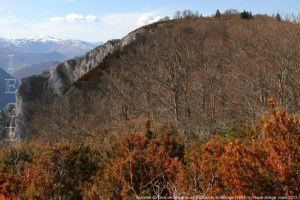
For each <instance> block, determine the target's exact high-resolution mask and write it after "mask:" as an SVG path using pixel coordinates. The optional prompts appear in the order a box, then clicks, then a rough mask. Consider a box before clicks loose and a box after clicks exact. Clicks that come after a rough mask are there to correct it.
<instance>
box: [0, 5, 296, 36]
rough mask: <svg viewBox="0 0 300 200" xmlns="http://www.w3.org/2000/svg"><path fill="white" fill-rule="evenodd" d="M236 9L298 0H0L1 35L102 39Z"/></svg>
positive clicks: (288, 8) (290, 8) (286, 8)
mask: <svg viewBox="0 0 300 200" xmlns="http://www.w3.org/2000/svg"><path fill="white" fill-rule="evenodd" d="M229 8H235V9H237V10H244V9H246V10H251V11H252V12H253V13H262V14H264V13H268V14H272V13H276V12H280V13H295V14H298V13H300V1H299V0H285V1H284V0H272V1H271V0H248V1H243V0H227V1H225V0H209V1H204V0H181V1H179V0H147V1H146V0H139V1H138V0H128V1H124V0H109V1H103V0H26V1H25V0H0V37H6V38H28V37H34V36H36V35H48V36H53V37H57V38H61V39H81V40H86V41H106V40H109V39H113V38H120V37H122V36H124V35H125V34H127V33H128V32H130V31H132V30H134V29H135V28H137V27H139V26H141V25H144V24H147V23H150V22H153V21H155V20H157V19H159V18H160V17H164V16H166V15H169V16H172V15H173V13H174V12H175V11H176V10H184V9H192V10H197V11H198V12H199V13H202V14H203V15H210V14H212V13H214V12H215V11H216V9H220V10H221V11H223V10H226V9H229Z"/></svg>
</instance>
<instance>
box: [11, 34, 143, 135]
mask: <svg viewBox="0 0 300 200" xmlns="http://www.w3.org/2000/svg"><path fill="white" fill-rule="evenodd" d="M140 32H143V29H139V30H137V31H134V32H132V33H130V34H129V35H128V36H126V37H124V38H123V39H122V40H113V41H109V42H107V43H105V44H104V45H101V46H99V47H97V48H95V49H94V50H92V51H90V52H88V53H87V54H86V55H85V56H84V57H77V58H75V59H71V60H68V61H65V62H64V63H62V64H59V65H57V66H54V67H52V68H51V69H50V71H49V72H45V73H44V74H42V75H38V76H32V77H29V78H25V79H22V80H21V82H20V85H19V89H18V93H17V105H18V106H17V109H16V113H17V120H16V130H17V131H18V132H19V133H20V135H21V136H24V135H25V133H28V132H30V131H32V129H30V128H29V127H28V123H29V121H30V120H31V119H32V118H33V116H35V114H36V113H37V112H41V110H39V109H42V108H43V106H44V105H45V104H51V105H54V104H52V103H54V101H55V100H57V99H58V101H59V102H62V96H63V93H64V92H65V90H66V89H67V88H69V87H70V86H71V85H72V84H73V83H74V82H75V81H77V80H78V79H79V78H81V77H82V76H83V75H85V74H86V73H87V72H89V71H91V70H92V69H93V68H95V67H97V66H98V65H99V64H100V63H101V62H103V60H104V58H105V57H107V56H108V55H110V54H114V53H115V52H116V51H119V50H121V49H122V48H124V47H125V46H126V45H127V44H128V43H130V42H132V41H133V40H135V37H136V35H137V34H139V33H140ZM59 105H60V103H59ZM43 114H47V113H43ZM38 126H39V125H38Z"/></svg>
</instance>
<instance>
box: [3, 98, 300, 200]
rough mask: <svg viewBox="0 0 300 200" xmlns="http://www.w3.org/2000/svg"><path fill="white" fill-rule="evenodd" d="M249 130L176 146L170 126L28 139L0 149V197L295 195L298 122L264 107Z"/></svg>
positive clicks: (299, 180)
mask: <svg viewBox="0 0 300 200" xmlns="http://www.w3.org/2000/svg"><path fill="white" fill-rule="evenodd" d="M269 104H270V109H269V112H268V114H265V115H264V116H263V117H262V121H261V123H260V124H258V125H257V127H252V128H251V127H248V128H240V129H238V130H233V131H231V132H230V133H227V134H225V135H223V134H221V135H220V134H218V135H215V136H213V137H211V138H210V139H209V140H208V141H206V142H203V143H202V144H199V143H198V144H197V143H196V142H195V141H189V142H187V141H183V139H182V138H181V137H180V136H179V135H178V133H177V132H176V131H175V130H174V129H173V128H172V127H170V126H161V127H159V128H158V127H157V126H154V127H151V123H150V122H149V121H146V122H145V125H144V126H143V129H144V130H142V129H141V130H139V131H133V129H128V130H124V132H123V137H119V136H116V135H113V134H111V135H110V137H109V138H106V140H105V141H99V140H97V138H93V139H92V140H89V139H87V140H85V141H81V142H80V143H79V142H74V141H73V142H71V141H61V142H59V143H56V144H53V143H45V142H41V141H32V142H29V143H28V142H26V143H24V142H23V143H20V144H16V145H14V146H11V147H7V148H2V149H1V154H0V176H1V179H0V194H1V196H0V198H3V199H5V198H7V199H18V198H20V199H136V198H137V197H150V196H151V197H153V199H162V198H166V197H168V198H169V199H174V198H176V197H177V198H179V197H182V198H183V197H184V198H195V197H197V196H198V197H201V196H202V197H204V196H207V197H209V196H220V195H225V196H237V195H245V196H286V197H288V196H295V195H298V194H299V192H300V187H299V185H300V176H299V174H300V166H299V159H300V157H299V156H300V149H299V137H300V124H299V121H298V120H297V119H296V118H295V117H293V116H290V115H287V114H286V113H285V111H284V110H283V109H282V108H274V106H273V105H274V100H270V101H269Z"/></svg>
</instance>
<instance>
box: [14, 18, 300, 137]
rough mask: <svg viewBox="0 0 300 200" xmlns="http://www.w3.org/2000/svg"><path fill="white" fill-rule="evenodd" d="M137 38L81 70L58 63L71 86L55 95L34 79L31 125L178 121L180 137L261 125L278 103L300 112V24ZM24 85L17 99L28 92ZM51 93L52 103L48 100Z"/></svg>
mask: <svg viewBox="0 0 300 200" xmlns="http://www.w3.org/2000/svg"><path fill="white" fill-rule="evenodd" d="M130 37H132V38H131V39H130V40H128V37H127V38H124V39H123V40H121V41H112V42H109V43H107V44H105V45H104V46H103V47H102V49H106V50H111V51H109V53H107V54H105V56H103V55H102V54H101V53H100V54H99V53H98V52H97V51H94V52H93V53H89V54H87V55H88V56H86V57H84V58H82V59H83V60H84V62H83V64H80V65H79V64H78V63H77V61H76V60H75V61H70V62H67V64H64V68H61V69H60V68H59V67H58V69H60V70H57V71H59V73H62V75H60V76H59V77H61V78H63V77H66V78H65V79H63V80H62V82H63V83H70V84H71V85H67V86H68V87H65V90H64V92H63V94H62V95H58V97H57V98H54V96H55V95H51V92H50V95H49V94H48V93H47V92H49V91H47V92H46V91H45V90H43V88H44V89H45V86H43V85H44V83H42V82H41V81H45V80H44V79H45V77H44V78H43V77H34V78H31V79H28V80H27V82H26V80H25V83H26V84H23V86H24V87H25V86H26V87H29V88H30V84H31V83H30V81H31V82H32V83H34V82H35V81H37V82H41V84H40V85H41V88H39V89H37V88H36V87H37V86H34V87H35V88H36V91H40V92H39V93H38V95H37V97H36V98H31V99H29V100H26V101H28V102H26V101H23V106H25V107H26V105H30V104H32V105H34V109H35V110H34V111H31V112H30V113H31V115H30V116H28V117H27V120H28V122H26V123H27V124H26V129H27V130H28V131H29V132H30V131H32V130H35V131H36V132H37V134H38V132H39V131H42V132H48V133H51V134H53V133H62V134H65V133H67V132H69V133H71V132H77V131H78V130H80V132H81V133H89V134H90V133H93V132H97V131H99V130H104V129H113V128H116V125H117V126H120V124H122V123H123V122H126V121H130V120H133V119H138V118H140V117H141V116H143V117H147V118H149V119H153V120H163V121H168V122H171V123H174V124H175V126H176V127H178V128H179V130H180V132H195V131H196V132H206V133H211V132H221V131H223V130H226V129H227V128H228V127H229V126H230V125H231V124H232V123H235V122H236V121H240V120H243V121H248V122H253V121H255V120H256V119H257V118H258V117H259V115H260V113H261V112H262V111H263V110H264V109H265V102H266V100H267V99H268V98H271V97H272V98H275V99H276V100H277V102H278V105H279V106H282V107H284V108H285V109H286V110H287V111H288V112H290V113H297V112H298V111H299V104H300V102H299V100H300V99H299V96H300V83H299V77H300V72H299V69H300V66H299V63H300V26H299V25H298V24H293V23H289V22H283V21H278V20H276V19H274V18H271V17H266V16H255V18H254V19H242V18H240V17H239V16H236V15H230V16H221V17H212V18H204V17H197V18H184V19H175V20H167V21H162V22H158V23H155V24H152V25H149V26H147V27H143V28H141V29H138V30H137V31H135V34H134V35H130ZM130 37H129V38H130ZM106 50H105V52H107V51H106ZM100 55H102V56H100ZM99 56H100V58H103V59H102V60H101V59H98V57H99ZM89 59H91V60H93V61H91V62H90V61H89ZM76 63H77V64H76ZM79 63H81V61H80V62H79ZM91 63H92V65H93V66H94V67H92V68H91V67H87V66H88V65H90V64H91ZM81 65H82V66H81ZM85 65H86V66H85ZM78 66H80V67H85V68H84V69H85V72H86V73H83V71H82V69H80V68H77V67H78ZM86 69H88V70H86ZM70 70H75V72H74V74H75V75H72V74H71V75H70ZM64 73H65V74H67V75H64ZM78 73H81V76H78ZM72 77H77V78H76V80H75V79H74V78H72ZM50 79H51V78H50ZM51 80H52V79H51ZM55 80H56V79H55ZM71 80H75V82H74V83H73V82H72V81H71ZM52 81H53V80H52ZM45 82H49V81H47V80H46V81H45ZM50 82H51V81H50ZM48 85H49V84H48ZM23 86H22V84H21V87H20V92H19V93H20V95H19V96H20V99H22V95H23V96H26V93H24V94H22V91H28V90H26V89H25V88H24V87H23ZM33 91H34V90H33ZM31 92H32V91H31ZM47 95H48V96H47ZM27 96H28V93H27ZM45 96H46V97H51V98H47V102H44V103H43V100H41V99H44V97H45ZM23 100H24V99H23ZM50 100H51V102H50ZM52 103H53V106H52ZM45 104H46V105H47V106H44V105H45ZM39 105H40V106H39ZM27 108H28V106H27ZM29 108H30V107H29ZM29 110H30V109H29ZM41 110H42V112H41ZM57 113H60V114H59V115H57ZM82 119H85V120H82ZM52 123H53V124H52ZM57 123H58V125H57Z"/></svg>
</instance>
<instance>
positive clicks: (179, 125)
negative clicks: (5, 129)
mask: <svg viewBox="0 0 300 200" xmlns="http://www.w3.org/2000/svg"><path fill="white" fill-rule="evenodd" d="M228 12H229V11H228ZM186 14H188V13H186ZM248 14H249V15H250V14H251V13H248ZM177 15H178V13H177ZM251 15H252V14H251ZM299 63H300V26H299V25H297V24H293V23H289V22H282V21H280V20H278V19H277V20H276V19H274V18H270V17H266V16H255V18H254V19H250V18H249V19H240V17H239V16H238V15H237V14H236V13H235V11H234V10H233V11H230V13H227V14H226V13H225V15H220V16H218V15H216V17H213V18H203V17H199V16H197V17H195V16H188V17H185V18H184V19H174V20H167V21H162V22H159V23H156V24H154V25H151V26H149V27H148V31H147V32H146V33H143V34H141V35H138V39H137V41H135V42H133V43H131V44H129V45H128V46H127V47H126V48H125V50H124V51H119V52H115V53H114V54H112V55H110V56H108V57H107V58H106V59H105V61H104V62H103V63H102V64H101V65H100V66H99V67H97V68H96V69H94V70H93V71H91V72H90V73H88V74H87V75H86V76H84V77H83V78H82V79H81V80H79V81H78V82H76V83H75V84H74V86H73V87H71V88H69V90H68V91H66V94H65V95H64V97H61V98H59V99H51V98H45V99H43V98H41V99H40V100H39V102H33V103H34V104H35V105H37V107H36V109H37V112H36V113H35V114H34V115H33V116H34V117H33V118H32V119H30V121H29V122H30V123H29V126H28V133H29V135H30V137H29V138H30V139H31V141H27V142H26V141H24V142H20V143H19V144H15V145H12V146H9V147H3V148H2V149H1V151H0V154H1V156H0V176H1V178H0V194H1V195H2V196H1V195H0V199H1V198H3V199H5V198H7V199H8V198H10V199H18V198H19V199H136V198H137V197H142V196H144V197H149V196H152V197H155V198H154V199H159V198H160V199H161V198H162V197H168V198H169V199H175V197H186V198H187V197H204V196H206V197H208V196H219V195H226V196H237V195H246V196H265V195H266V196H286V197H287V196H296V195H299V194H300V176H299V175H300V166H299V164H300V162H299V160H300V148H299V142H300V138H299V137H300V124H299V120H298V118H297V117H296V116H297V113H299V106H300V99H299V98H300V72H299V70H300V66H299ZM272 98H274V99H276V100H277V103H275V100H274V99H272ZM266 102H267V104H266ZM275 104H277V105H275ZM45 105H47V106H45ZM277 106H278V107H277ZM286 112H287V113H289V114H286Z"/></svg>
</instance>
